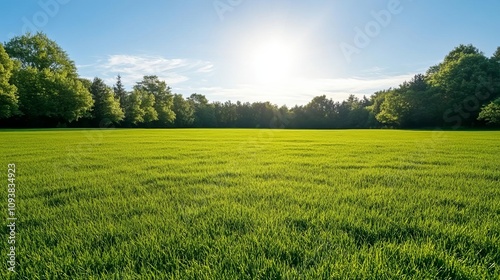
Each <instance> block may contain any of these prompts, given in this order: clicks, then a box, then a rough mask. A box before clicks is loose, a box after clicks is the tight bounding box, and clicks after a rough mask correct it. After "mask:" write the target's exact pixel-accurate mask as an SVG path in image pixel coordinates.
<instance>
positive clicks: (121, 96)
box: [113, 75, 127, 110]
mask: <svg viewBox="0 0 500 280" xmlns="http://www.w3.org/2000/svg"><path fill="white" fill-rule="evenodd" d="M113 92H114V93H115V98H116V99H118V100H119V102H120V107H121V108H122V109H123V110H125V103H126V100H127V90H125V87H124V86H123V83H122V77H121V76H120V75H118V76H117V77H116V84H115V85H114V86H113Z"/></svg>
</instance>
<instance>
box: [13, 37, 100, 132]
mask: <svg viewBox="0 0 500 280" xmlns="http://www.w3.org/2000/svg"><path fill="white" fill-rule="evenodd" d="M5 50H6V51H7V53H8V54H9V56H10V57H11V58H12V59H14V60H15V61H17V62H18V63H19V65H20V67H19V69H17V70H16V71H14V75H13V77H12V79H11V80H12V81H13V84H14V85H15V86H16V87H17V88H18V92H19V108H20V110H21V111H22V112H23V113H24V114H25V115H26V116H27V117H28V118H32V119H33V118H39V117H47V118H55V119H59V120H62V121H64V122H72V121H74V120H78V119H79V118H81V117H84V116H87V115H88V114H89V111H90V109H91V108H92V105H93V101H92V97H91V95H90V93H89V91H88V90H87V89H86V88H85V86H84V85H83V84H82V82H81V81H80V80H79V79H78V74H77V71H76V66H75V64H74V62H73V61H71V60H70V59H69V57H68V55H67V54H66V52H65V51H64V50H63V49H61V47H59V46H58V45H57V43H56V42H54V41H52V40H50V39H49V38H48V37H47V36H46V35H45V34H43V33H37V34H35V35H31V34H29V33H28V34H26V35H23V36H18V37H14V38H13V39H12V40H10V41H9V42H8V43H7V44H6V45H5Z"/></svg>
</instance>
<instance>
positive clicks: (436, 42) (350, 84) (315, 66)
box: [0, 0, 500, 106]
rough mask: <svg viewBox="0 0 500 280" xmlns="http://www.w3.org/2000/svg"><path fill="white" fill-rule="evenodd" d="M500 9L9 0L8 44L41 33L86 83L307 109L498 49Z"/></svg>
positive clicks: (434, 4)
mask: <svg viewBox="0 0 500 280" xmlns="http://www.w3.org/2000/svg"><path fill="white" fill-rule="evenodd" d="M499 11H500V1H496V0H482V1H465V0H460V1H451V0H443V1H430V0H413V1H412V0H400V1H397V0H376V1H368V0H351V1H347V0H346V1H340V0H338V1H332V0H310V1H299V0H288V1H285V0H275V1H269V0H267V1H266V0H215V1H213V0H144V1H132V0H121V1H118V0H117V1H111V0H100V1H97V0H40V1H36V0H26V1H19V0H2V1H1V2H0V26H1V29H0V42H6V41H8V40H9V39H10V38H11V37H13V36H16V35H21V34H23V33H24V32H26V31H31V32H34V31H43V32H44V33H46V34H47V35H48V36H49V38H51V39H53V40H55V41H56V42H57V43H58V44H59V45H60V46H61V47H62V48H63V49H64V50H65V51H66V52H67V53H68V55H69V56H70V58H71V59H72V60H74V61H75V63H76V65H77V66H78V70H79V74H80V75H81V76H82V77H85V78H90V79H92V78H93V77H95V76H97V77H100V78H103V79H104V80H105V81H106V82H107V83H108V84H109V85H112V84H113V83H114V81H115V77H116V75H118V74H120V75H121V76H122V77H123V82H124V84H125V85H126V87H127V88H129V89H130V88H131V87H132V86H133V85H134V84H135V82H137V81H139V80H140V79H141V77H142V76H143V75H158V76H159V77H160V78H161V79H163V80H165V81H166V82H167V84H169V85H170V86H171V87H172V89H173V91H174V92H175V93H181V94H183V95H184V96H186V97H187V96H189V95H190V94H191V93H195V92H196V93H199V94H204V95H206V96H207V98H208V99H209V100H211V101H226V100H232V101H237V100H240V101H250V102H253V101H271V102H272V103H275V104H278V105H283V104H287V105H290V106H291V105H295V104H299V105H300V104H306V103H307V102H308V101H310V100H311V99H312V98H313V97H314V96H318V95H322V94H324V95H327V96H328V97H329V98H333V99H334V100H343V99H345V98H346V97H347V96H348V95H349V94H355V95H358V96H360V97H361V96H363V95H367V96H369V95H371V94H372V93H373V92H375V91H377V90H381V89H386V88H389V87H396V86H398V85H399V84H400V83H401V82H403V81H404V80H408V79H410V78H411V77H412V76H413V75H414V74H417V73H424V72H425V71H426V70H427V69H428V68H429V67H430V66H432V65H435V64H437V63H439V62H440V61H441V60H442V59H443V58H444V56H445V55H446V54H447V53H448V52H449V51H451V50H452V49H453V48H454V47H456V46H458V45H459V44H473V45H475V46H476V47H478V48H479V49H480V50H482V51H483V52H484V53H485V54H486V55H487V56H491V55H492V53H493V52H494V50H495V49H496V48H497V47H498V46H500V41H499V40H498V36H497V33H498V30H500V17H498V12H499Z"/></svg>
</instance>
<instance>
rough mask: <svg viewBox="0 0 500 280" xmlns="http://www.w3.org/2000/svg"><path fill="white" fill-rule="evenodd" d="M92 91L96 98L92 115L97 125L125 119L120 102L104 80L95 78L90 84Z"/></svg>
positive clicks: (93, 96)
mask: <svg viewBox="0 0 500 280" xmlns="http://www.w3.org/2000/svg"><path fill="white" fill-rule="evenodd" d="M90 93H91V94H92V98H93V99H94V109H93V111H92V116H93V118H94V119H95V120H96V122H97V125H101V126H102V125H106V124H109V123H117V122H120V121H121V120H123V118H124V117H125V114H124V113H123V111H122V109H121V108H120V102H119V100H117V99H116V98H115V95H114V93H113V90H112V89H111V88H110V87H108V86H107V85H106V84H105V83H104V81H103V80H101V79H99V78H95V79H94V81H93V82H92V85H91V86H90ZM103 122H104V123H103Z"/></svg>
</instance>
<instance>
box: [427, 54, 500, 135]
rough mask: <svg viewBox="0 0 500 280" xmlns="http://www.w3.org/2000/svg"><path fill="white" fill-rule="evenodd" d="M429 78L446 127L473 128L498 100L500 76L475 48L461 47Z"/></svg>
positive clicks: (489, 61) (431, 73)
mask: <svg viewBox="0 0 500 280" xmlns="http://www.w3.org/2000/svg"><path fill="white" fill-rule="evenodd" d="M428 74H429V75H428V81H429V84H430V86H432V87H434V89H435V94H437V96H434V101H435V102H436V103H437V104H439V106H440V108H439V111H441V112H442V120H443V121H444V123H445V125H451V124H453V125H454V126H461V125H466V126H467V125H472V124H473V123H474V122H475V121H476V119H477V117H478V114H479V111H480V108H481V106H482V105H484V104H487V103H489V102H490V101H491V100H492V99H493V98H494V93H495V91H496V85H495V79H494V77H495V76H496V75H497V74H496V73H495V70H494V67H492V62H491V60H490V59H488V58H487V57H486V56H484V54H483V53H482V52H480V51H479V50H478V49H477V48H475V47H474V46H472V45H467V46H465V45H460V46H458V47H457V48H455V49H454V50H453V51H451V52H450V53H449V54H448V55H447V56H446V57H445V59H444V61H443V63H441V64H439V65H438V66H437V67H436V68H435V69H434V70H433V71H432V72H428Z"/></svg>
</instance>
